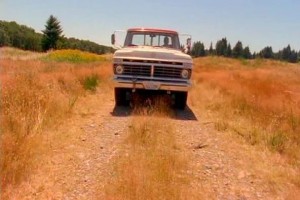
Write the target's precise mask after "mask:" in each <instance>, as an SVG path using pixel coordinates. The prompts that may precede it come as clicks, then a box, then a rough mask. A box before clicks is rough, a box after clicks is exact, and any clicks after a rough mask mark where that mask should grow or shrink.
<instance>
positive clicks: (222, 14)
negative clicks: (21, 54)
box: [0, 0, 300, 52]
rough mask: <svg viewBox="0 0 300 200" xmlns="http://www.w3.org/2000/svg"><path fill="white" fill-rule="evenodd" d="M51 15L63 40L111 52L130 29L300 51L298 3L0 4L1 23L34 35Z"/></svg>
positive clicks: (128, 0)
mask: <svg viewBox="0 0 300 200" xmlns="http://www.w3.org/2000/svg"><path fill="white" fill-rule="evenodd" d="M50 15H54V16H55V17H57V19H58V20H59V21H60V24H61V26H62V28H63V30H64V32H63V34H64V35H65V36H66V37H75V38H78V39H86V40H90V41H93V42H96V43H98V44H102V45H108V46H110V45H111V44H110V36H111V34H112V33H113V32H114V31H115V30H126V29H128V28H131V27H152V28H164V29H173V30H176V31H178V32H179V33H187V34H191V35H192V40H193V41H194V42H195V41H201V42H203V43H204V45H205V47H206V48H209V46H210V43H211V42H212V43H213V45H215V43H216V42H217V41H218V40H220V39H222V38H224V37H226V38H227V41H228V42H230V44H231V46H232V47H233V46H234V45H235V44H236V42H237V41H239V40H240V41H242V43H243V45H244V47H245V46H249V47H250V50H251V51H252V52H254V51H256V52H258V51H260V50H261V49H263V48H264V47H266V46H272V47H273V51H278V50H280V49H282V48H284V47H286V46H287V45H288V44H290V45H291V47H292V49H295V50H297V51H298V50H300V1H299V0H185V1H184V0H168V1H167V0H118V1H117V0H86V1H83V0H65V1H62V0H0V20H4V21H16V22H17V23H19V24H22V25H26V26H29V27H32V28H33V29H35V30H36V31H37V32H41V30H43V29H44V27H45V23H46V21H47V19H48V18H49V16H50Z"/></svg>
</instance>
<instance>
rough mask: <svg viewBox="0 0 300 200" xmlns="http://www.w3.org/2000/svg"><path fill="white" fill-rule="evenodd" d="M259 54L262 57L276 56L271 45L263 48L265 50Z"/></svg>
mask: <svg viewBox="0 0 300 200" xmlns="http://www.w3.org/2000/svg"><path fill="white" fill-rule="evenodd" d="M259 55H260V57H262V58H274V53H273V49H272V47H271V46H270V47H269V46H267V47H265V48H263V50H261V51H260V53H259Z"/></svg>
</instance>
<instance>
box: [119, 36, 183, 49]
mask: <svg viewBox="0 0 300 200" xmlns="http://www.w3.org/2000/svg"><path fill="white" fill-rule="evenodd" d="M124 46H125V47H126V46H127V47H128V46H153V47H164V48H173V49H180V44H179V39H178V35H177V34H170V33H155V32H128V33H127V36H126V39H125V44H124Z"/></svg>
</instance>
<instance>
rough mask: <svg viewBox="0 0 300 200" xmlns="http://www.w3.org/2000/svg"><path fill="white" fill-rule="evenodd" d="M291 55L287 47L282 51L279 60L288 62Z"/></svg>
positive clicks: (289, 47) (289, 48)
mask: <svg viewBox="0 0 300 200" xmlns="http://www.w3.org/2000/svg"><path fill="white" fill-rule="evenodd" d="M291 54H292V51H291V46H290V45H288V46H287V47H285V48H283V49H282V55H281V59H282V60H286V61H288V60H289V59H290V57H291Z"/></svg>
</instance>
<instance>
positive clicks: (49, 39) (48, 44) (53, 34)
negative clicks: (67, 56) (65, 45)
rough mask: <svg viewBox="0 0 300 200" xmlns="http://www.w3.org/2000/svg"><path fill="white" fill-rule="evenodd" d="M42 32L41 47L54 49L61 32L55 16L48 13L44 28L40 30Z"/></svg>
mask: <svg viewBox="0 0 300 200" xmlns="http://www.w3.org/2000/svg"><path fill="white" fill-rule="evenodd" d="M42 32H43V33H44V35H43V38H42V48H43V50H44V51H47V50H49V49H56V47H57V42H58V40H59V39H60V37H61V34H62V32H63V30H62V28H61V26H60V22H59V21H58V20H57V18H56V17H54V16H53V15H50V17H49V19H48V20H47V22H46V25H45V30H43V31H42Z"/></svg>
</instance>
